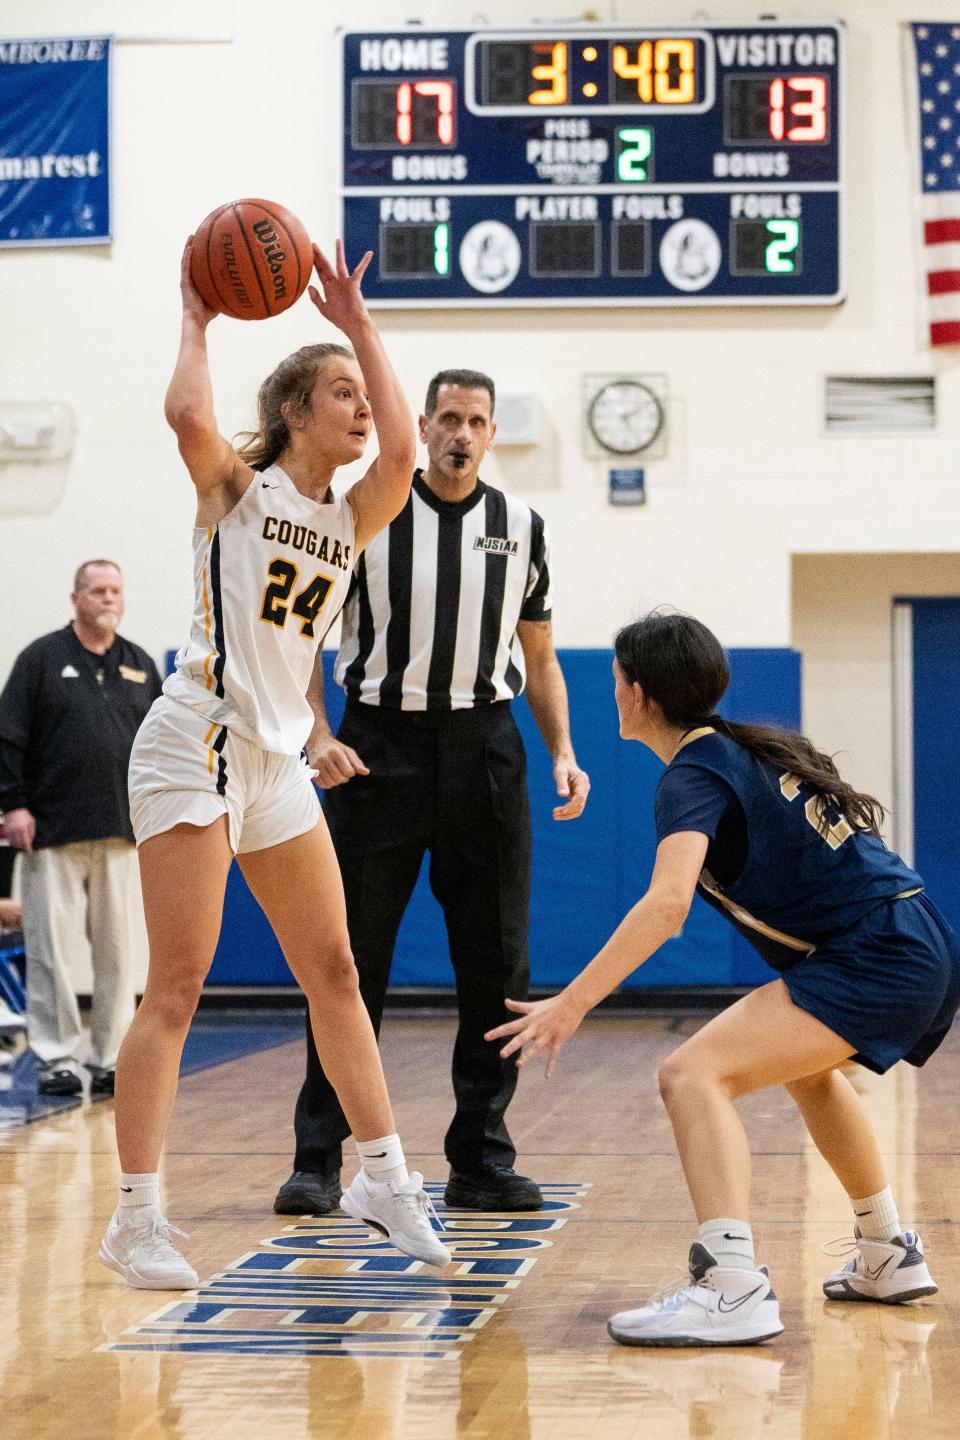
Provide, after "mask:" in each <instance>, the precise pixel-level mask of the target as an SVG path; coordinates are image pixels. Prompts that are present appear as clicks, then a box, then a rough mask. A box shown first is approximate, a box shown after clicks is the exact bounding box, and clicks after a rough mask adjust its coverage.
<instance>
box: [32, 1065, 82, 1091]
mask: <svg viewBox="0 0 960 1440" xmlns="http://www.w3.org/2000/svg"><path fill="white" fill-rule="evenodd" d="M37 1089H38V1091H39V1092H40V1094H41V1095H79V1094H80V1092H81V1091H82V1090H83V1084H82V1082H81V1080H80V1076H79V1075H75V1074H74V1072H73V1071H72V1070H67V1069H66V1068H65V1067H63V1066H58V1065H57V1064H56V1063H54V1064H52V1065H43V1064H38V1065H37Z"/></svg>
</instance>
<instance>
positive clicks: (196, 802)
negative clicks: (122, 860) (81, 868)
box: [128, 695, 320, 855]
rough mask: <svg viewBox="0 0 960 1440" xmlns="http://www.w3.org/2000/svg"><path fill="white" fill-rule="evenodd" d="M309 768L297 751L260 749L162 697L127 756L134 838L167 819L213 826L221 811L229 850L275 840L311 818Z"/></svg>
mask: <svg viewBox="0 0 960 1440" xmlns="http://www.w3.org/2000/svg"><path fill="white" fill-rule="evenodd" d="M315 773H316V772H315V771H313V770H311V769H310V767H309V766H308V765H307V762H306V760H305V759H304V758H303V756H302V755H279V754H277V753H276V752H275V751H272V750H264V749H262V748H261V746H259V745H255V744H254V743H253V742H252V741H251V740H246V739H244V737H243V736H242V735H237V734H235V733H234V732H233V731H230V730H228V729H227V727H226V726H224V725H215V724H214V725H211V723H210V721H209V720H207V719H205V718H204V716H202V715H197V714H195V713H194V711H192V710H189V709H187V707H186V706H185V705H180V704H178V703H177V701H176V700H171V699H169V698H168V697H167V696H166V695H161V696H160V697H159V699H157V700H155V701H154V702H153V705H152V706H151V708H150V710H149V712H148V714H147V716H146V719H145V720H144V722H143V724H142V725H141V726H140V729H139V730H138V731H137V736H136V739H135V740H134V742H133V750H132V752H131V754H130V772H129V782H128V784H129V793H130V819H131V821H132V823H133V833H134V835H135V837H136V841H137V844H138V845H142V844H143V842H144V841H145V840H149V839H150V838H151V836H153V835H161V834H162V833H163V832H164V831H165V830H172V829H173V827H174V825H183V824H187V825H212V824H213V822H214V821H215V820H216V819H217V818H218V817H219V816H220V815H226V816H227V822H228V826H229V831H230V847H231V849H232V850H233V852H234V854H235V855H238V854H243V853H244V852H246V851H250V850H266V849H267V848H268V847H269V846H271V845H281V844H282V843H283V841H284V840H293V839H294V838H295V837H296V836H297V835H303V834H305V833H306V832H307V831H308V830H312V829H313V827H314V825H316V823H317V818H318V816H319V814H320V801H319V800H318V798H317V792H316V790H315V789H314V788H313V784H312V780H313V776H314V774H315Z"/></svg>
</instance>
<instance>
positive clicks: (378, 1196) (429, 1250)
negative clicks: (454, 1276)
mask: <svg viewBox="0 0 960 1440" xmlns="http://www.w3.org/2000/svg"><path fill="white" fill-rule="evenodd" d="M340 1209H341V1210H342V1211H343V1212H344V1214H346V1215H352V1216H353V1218H354V1220H362V1221H363V1222H364V1224H366V1225H369V1226H371V1227H372V1229H374V1230H377V1231H379V1233H380V1234H381V1235H383V1236H384V1237H385V1239H387V1240H389V1241H390V1244H391V1245H392V1246H393V1247H394V1249H395V1250H400V1251H401V1252H402V1253H403V1254H404V1255H410V1256H412V1257H413V1259H414V1260H423V1261H424V1262H425V1263H426V1264H427V1265H449V1263H450V1261H451V1260H452V1259H453V1256H452V1255H451V1254H450V1251H449V1250H448V1249H447V1247H446V1246H445V1245H441V1244H440V1241H439V1240H438V1239H437V1237H436V1235H435V1233H434V1230H433V1226H432V1225H431V1224H430V1220H431V1217H432V1218H433V1219H434V1220H436V1222H437V1224H438V1225H439V1226H440V1229H441V1230H442V1229H443V1224H442V1222H441V1220H440V1217H439V1215H438V1214H437V1212H436V1210H435V1209H434V1208H433V1201H432V1200H431V1199H430V1197H429V1195H428V1194H427V1193H426V1191H425V1190H424V1188H423V1176H422V1175H421V1174H420V1172H419V1171H418V1170H414V1171H413V1172H412V1173H411V1175H410V1179H409V1180H407V1181H405V1182H404V1183H403V1184H402V1185H397V1184H395V1183H394V1182H390V1183H389V1184H385V1185H380V1184H378V1183H377V1182H376V1181H375V1180H370V1179H368V1177H367V1175H366V1174H365V1173H364V1171H363V1170H359V1171H358V1172H357V1177H356V1179H355V1180H354V1181H353V1183H352V1184H351V1185H348V1186H347V1188H346V1190H344V1192H343V1195H342V1197H341V1199H340Z"/></svg>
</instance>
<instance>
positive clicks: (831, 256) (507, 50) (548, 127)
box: [340, 23, 843, 308]
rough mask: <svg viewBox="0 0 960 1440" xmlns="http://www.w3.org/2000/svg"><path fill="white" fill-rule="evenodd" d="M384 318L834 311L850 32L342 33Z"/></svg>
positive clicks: (351, 140) (838, 296) (360, 189)
mask: <svg viewBox="0 0 960 1440" xmlns="http://www.w3.org/2000/svg"><path fill="white" fill-rule="evenodd" d="M340 40H341V57H342V90H343V141H342V143H343V152H342V187H341V195H342V204H343V221H342V234H343V237H344V241H345V244H346V248H347V254H348V256H352V257H354V258H356V257H357V256H358V255H359V254H360V253H361V252H363V251H364V250H372V251H373V252H374V261H373V264H372V265H371V267H370V269H369V270H368V271H367V275H366V278H365V280H364V291H365V294H366V296H367V300H368V303H369V304H371V305H392V306H420V307H422V306H435V305H447V306H463V305H486V306H490V305H520V306H528V307H532V308H536V307H540V306H545V305H594V306H595V305H664V304H683V305H691V304H700V305H718V304H719V305H784V304H786V305H799V304H804V305H832V304H837V303H838V302H839V301H840V300H842V299H843V287H842V277H841V264H840V210H841V166H840V155H841V145H842V138H843V137H842V134H841V117H842V107H841V101H842V94H841V87H842V83H843V70H842V59H843V55H842V50H843V32H842V29H841V27H839V26H837V25H814V26H804V25H796V26H790V25H786V24H780V23H778V24H758V25H756V26H752V27H730V26H716V27H711V26H702V25H698V26H695V27H690V28H688V27H682V26H681V27H677V28H676V29H674V30H665V29H658V28H643V29H641V28H633V27H629V26H620V27H617V28H610V27H606V26H594V25H583V26H576V27H572V28H570V27H565V28H563V29H558V30H556V31H553V30H548V29H547V28H545V27H531V28H528V29H520V28H517V29H513V30H494V29H489V30H444V31H439V30H427V29H424V28H421V27H420V26H409V27H399V28H397V29H395V30H389V31H386V30H384V31H379V30H378V31H373V30H366V31H343V32H341V37H340Z"/></svg>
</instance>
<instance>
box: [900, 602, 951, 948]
mask: <svg viewBox="0 0 960 1440" xmlns="http://www.w3.org/2000/svg"><path fill="white" fill-rule="evenodd" d="M900 603H904V602H900ZM906 603H909V604H910V606H911V608H912V611H913V615H912V624H911V627H910V629H911V632H912V652H913V839H914V851H913V863H914V865H915V866H916V868H917V869H918V870H919V872H920V874H921V875H922V876H923V879H924V883H925V884H926V887H927V891H928V893H929V895H930V898H931V900H932V901H933V902H934V904H935V905H937V906H938V907H939V909H940V910H942V911H943V913H944V914H945V915H946V917H947V919H948V920H949V921H950V923H951V925H953V927H954V929H956V930H960V743H958V739H957V716H958V715H960V599H941V598H936V599H916V600H911V601H909V602H906Z"/></svg>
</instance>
